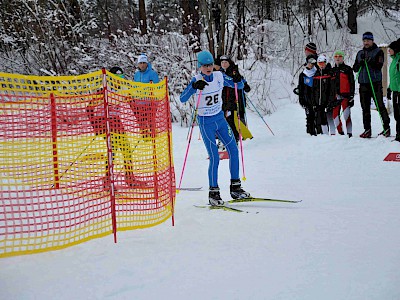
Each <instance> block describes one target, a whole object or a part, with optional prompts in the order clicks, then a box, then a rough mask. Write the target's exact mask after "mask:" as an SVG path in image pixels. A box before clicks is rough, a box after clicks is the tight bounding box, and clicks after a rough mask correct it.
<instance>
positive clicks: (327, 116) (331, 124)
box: [326, 111, 336, 135]
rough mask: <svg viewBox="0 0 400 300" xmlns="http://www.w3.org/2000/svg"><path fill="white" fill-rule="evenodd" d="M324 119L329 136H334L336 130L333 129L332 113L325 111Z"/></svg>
mask: <svg viewBox="0 0 400 300" xmlns="http://www.w3.org/2000/svg"><path fill="white" fill-rule="evenodd" d="M326 119H327V122H328V127H329V132H330V134H331V135H335V133H336V128H335V122H334V119H333V111H327V112H326Z"/></svg>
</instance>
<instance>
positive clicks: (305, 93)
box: [298, 67, 317, 108]
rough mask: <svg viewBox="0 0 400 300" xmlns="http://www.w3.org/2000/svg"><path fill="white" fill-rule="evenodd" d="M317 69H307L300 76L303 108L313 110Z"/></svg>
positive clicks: (300, 93)
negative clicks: (312, 103) (312, 99)
mask: <svg viewBox="0 0 400 300" xmlns="http://www.w3.org/2000/svg"><path fill="white" fill-rule="evenodd" d="M316 71H317V68H316V67H314V68H313V69H307V68H306V69H305V70H304V71H303V72H301V74H300V76H299V85H298V88H299V103H300V105H301V106H302V107H303V108H307V107H308V108H312V105H311V96H312V90H313V89H312V87H313V77H314V75H315V72H316Z"/></svg>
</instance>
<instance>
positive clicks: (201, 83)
mask: <svg viewBox="0 0 400 300" xmlns="http://www.w3.org/2000/svg"><path fill="white" fill-rule="evenodd" d="M206 85H208V83H207V81H205V80H197V81H196V82H193V83H192V87H193V88H194V89H196V90H203V89H204V87H205V86H206Z"/></svg>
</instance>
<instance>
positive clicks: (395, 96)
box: [392, 92, 400, 135]
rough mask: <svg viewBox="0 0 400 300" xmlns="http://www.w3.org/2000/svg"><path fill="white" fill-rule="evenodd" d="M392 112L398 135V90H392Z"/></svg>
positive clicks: (399, 120)
mask: <svg viewBox="0 0 400 300" xmlns="http://www.w3.org/2000/svg"><path fill="white" fill-rule="evenodd" d="M392 99H393V114H394V119H395V120H396V135H400V92H393V97H392Z"/></svg>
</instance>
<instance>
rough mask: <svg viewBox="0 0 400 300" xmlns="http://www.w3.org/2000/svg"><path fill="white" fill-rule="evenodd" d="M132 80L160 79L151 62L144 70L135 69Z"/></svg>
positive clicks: (156, 81) (155, 80)
mask: <svg viewBox="0 0 400 300" xmlns="http://www.w3.org/2000/svg"><path fill="white" fill-rule="evenodd" d="M133 81H136V82H143V83H149V82H150V81H152V82H153V83H159V82H160V79H159V78H158V75H157V73H156V71H154V70H153V68H152V66H151V64H150V63H148V64H147V68H146V70H144V71H140V70H137V71H136V72H135V75H134V77H133Z"/></svg>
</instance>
